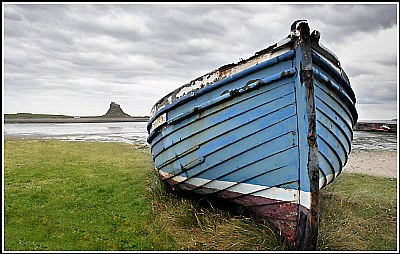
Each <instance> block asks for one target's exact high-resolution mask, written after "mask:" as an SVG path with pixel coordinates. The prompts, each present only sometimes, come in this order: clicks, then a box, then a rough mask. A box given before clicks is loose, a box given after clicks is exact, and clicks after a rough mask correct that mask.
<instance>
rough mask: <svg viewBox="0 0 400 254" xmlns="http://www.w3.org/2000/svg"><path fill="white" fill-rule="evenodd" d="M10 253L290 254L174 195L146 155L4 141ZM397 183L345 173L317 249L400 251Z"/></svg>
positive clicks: (100, 146)
mask: <svg viewBox="0 0 400 254" xmlns="http://www.w3.org/2000/svg"><path fill="white" fill-rule="evenodd" d="M3 174H4V239H5V243H4V244H5V245H4V249H5V250H6V251H14V250H72V251H79V250H96V251H101V250H231V251H234V250H286V249H287V246H285V245H284V244H283V243H282V241H281V239H280V238H279V237H278V236H277V235H276V233H275V232H274V231H273V230H272V229H271V227H270V226H269V224H268V223H267V222H265V221H260V220H257V221H256V220H254V219H251V218H250V217H248V216H244V215H240V216H239V215H235V214H234V213H231V212H229V211H226V210H223V209H220V208H219V207H217V206H216V205H215V204H211V203H209V205H203V204H202V203H204V200H203V201H199V200H188V199H185V198H182V197H179V196H176V195H174V194H172V193H170V192H168V191H167V190H166V188H165V186H164V185H162V184H161V182H160V181H159V179H158V177H157V176H156V175H155V174H154V170H153V165H152V160H151V155H150V153H149V151H148V148H147V147H143V146H135V145H129V144H124V143H100V142H93V143H92V142H63V141H45V140H27V141H24V140H6V141H5V143H4V171H3ZM396 186H397V183H396V181H393V180H390V179H388V178H378V177H370V176H364V175H355V174H342V175H341V176H340V177H339V178H338V179H337V181H335V182H334V183H333V184H332V185H330V186H329V187H328V188H327V189H326V190H324V191H323V192H322V193H321V200H320V204H321V225H320V229H319V230H320V234H319V239H318V249H319V250H396V246H397V242H396V239H397V235H396V232H397V231H396V222H397V217H396V216H397V210H396V209H397V203H396V202H397V196H396V195H397V187H396Z"/></svg>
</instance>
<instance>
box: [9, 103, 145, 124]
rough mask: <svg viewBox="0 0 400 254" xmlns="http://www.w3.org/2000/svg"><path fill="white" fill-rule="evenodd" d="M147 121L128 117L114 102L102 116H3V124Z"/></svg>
mask: <svg viewBox="0 0 400 254" xmlns="http://www.w3.org/2000/svg"><path fill="white" fill-rule="evenodd" d="M149 119H150V117H149V116H130V115H128V114H127V113H125V112H124V111H123V110H122V109H121V106H120V105H119V104H117V103H115V102H111V104H110V107H109V109H108V110H107V112H106V113H105V114H104V115H102V116H66V115H51V114H32V113H17V114H4V123H107V122H147V121H148V120H149Z"/></svg>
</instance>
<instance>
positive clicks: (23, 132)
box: [4, 122, 397, 151]
mask: <svg viewBox="0 0 400 254" xmlns="http://www.w3.org/2000/svg"><path fill="white" fill-rule="evenodd" d="M146 125H147V123H146V122H115V123H34V124H33V123H29V124H4V136H5V138H7V137H11V138H13V137H14V138H22V139H31V138H42V139H60V140H67V141H103V142H126V143H130V144H146V143H147V141H146V139H147V136H148V133H147V129H146ZM352 150H386V151H396V150H397V134H396V133H380V132H368V131H354V135H353V143H352Z"/></svg>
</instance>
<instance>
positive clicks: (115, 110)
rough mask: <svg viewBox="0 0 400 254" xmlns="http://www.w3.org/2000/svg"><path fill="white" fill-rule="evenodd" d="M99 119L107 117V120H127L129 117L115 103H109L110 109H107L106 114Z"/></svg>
mask: <svg viewBox="0 0 400 254" xmlns="http://www.w3.org/2000/svg"><path fill="white" fill-rule="evenodd" d="M101 117H107V118H127V117H131V116H130V115H128V114H127V113H125V112H124V111H123V110H122V108H121V106H120V105H119V104H117V103H115V102H113V101H112V102H111V104H110V108H109V109H108V111H107V113H106V114H104V115H102V116H101Z"/></svg>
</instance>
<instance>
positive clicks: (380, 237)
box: [318, 174, 398, 251]
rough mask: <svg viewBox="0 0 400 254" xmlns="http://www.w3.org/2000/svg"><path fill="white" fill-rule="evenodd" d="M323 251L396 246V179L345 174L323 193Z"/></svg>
mask: <svg viewBox="0 0 400 254" xmlns="http://www.w3.org/2000/svg"><path fill="white" fill-rule="evenodd" d="M320 214H321V217H320V220H321V222H320V229H319V232H320V237H319V239H318V245H319V248H320V250H352V251H353V250H357V251H367V250H374V251H378V250H379V251H388V250H396V249H397V239H398V236H397V225H396V224H397V219H398V218H397V179H393V178H386V177H374V176H367V175H363V174H342V175H341V176H339V177H338V178H337V179H336V180H335V182H333V183H332V184H331V185H329V186H328V187H327V188H326V189H324V190H323V191H322V192H321V198H320Z"/></svg>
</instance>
